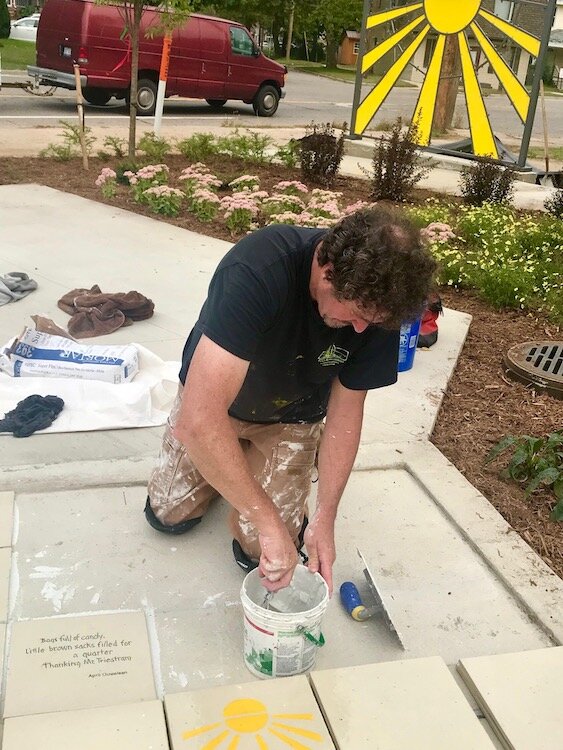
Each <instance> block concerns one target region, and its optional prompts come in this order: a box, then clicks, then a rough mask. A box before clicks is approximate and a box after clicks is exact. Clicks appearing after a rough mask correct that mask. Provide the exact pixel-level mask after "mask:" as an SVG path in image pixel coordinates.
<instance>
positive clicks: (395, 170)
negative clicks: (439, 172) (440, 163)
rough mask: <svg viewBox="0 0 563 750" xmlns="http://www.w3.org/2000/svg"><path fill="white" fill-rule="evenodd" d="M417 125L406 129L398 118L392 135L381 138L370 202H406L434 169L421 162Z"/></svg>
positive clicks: (377, 146) (371, 177)
mask: <svg viewBox="0 0 563 750" xmlns="http://www.w3.org/2000/svg"><path fill="white" fill-rule="evenodd" d="M418 134H419V129H418V124H417V123H416V122H413V123H411V124H410V126H409V127H408V128H406V129H405V128H403V121H402V119H401V118H400V117H399V118H397V120H395V123H394V125H393V127H392V128H391V132H390V133H389V135H382V136H381V137H380V138H379V140H378V141H377V144H376V146H375V151H374V154H373V159H372V172H371V173H369V172H367V175H368V177H369V178H370V181H371V195H370V198H371V200H374V201H378V200H391V201H399V202H403V201H405V200H406V199H407V198H408V197H409V195H410V193H411V192H412V189H413V188H414V186H415V185H416V183H417V182H419V180H421V179H422V178H423V177H425V176H426V175H427V174H428V172H429V171H430V169H431V168H432V167H431V165H430V163H429V162H428V160H426V162H425V163H423V162H421V159H420V146H419V144H418V140H419V138H418Z"/></svg>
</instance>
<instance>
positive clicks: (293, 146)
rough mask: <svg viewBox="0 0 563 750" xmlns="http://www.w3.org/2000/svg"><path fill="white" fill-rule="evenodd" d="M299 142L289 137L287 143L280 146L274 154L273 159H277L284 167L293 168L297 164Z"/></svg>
mask: <svg viewBox="0 0 563 750" xmlns="http://www.w3.org/2000/svg"><path fill="white" fill-rule="evenodd" d="M299 151H300V147H299V142H298V141H296V140H295V139H293V138H292V139H291V140H290V141H289V142H288V143H286V144H284V145H283V146H280V147H279V148H278V150H277V151H276V153H275V154H274V160H275V161H279V162H280V163H281V164H283V165H284V167H288V168H289V169H294V168H295V167H296V166H297V165H298V164H299Z"/></svg>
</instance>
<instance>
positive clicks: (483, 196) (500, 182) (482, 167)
mask: <svg viewBox="0 0 563 750" xmlns="http://www.w3.org/2000/svg"><path fill="white" fill-rule="evenodd" d="M515 179H516V173H515V171H514V170H513V169H511V168H510V167H503V166H502V165H501V164H498V163H497V162H495V161H493V160H491V159H479V160H478V161H477V162H476V163H475V164H472V165H471V166H469V167H464V168H463V169H462V170H461V175H460V178H459V184H460V189H461V195H462V198H463V201H464V203H468V204H469V205H470V206H482V205H483V203H511V201H512V195H513V192H514V180H515Z"/></svg>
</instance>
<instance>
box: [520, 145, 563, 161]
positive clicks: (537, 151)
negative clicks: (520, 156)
mask: <svg viewBox="0 0 563 750" xmlns="http://www.w3.org/2000/svg"><path fill="white" fill-rule="evenodd" d="M549 156H550V158H551V159H556V160H557V161H563V146H551V147H550V148H549ZM528 157H529V158H530V159H543V158H544V151H543V146H530V148H529V149H528Z"/></svg>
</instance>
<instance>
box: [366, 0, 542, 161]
mask: <svg viewBox="0 0 563 750" xmlns="http://www.w3.org/2000/svg"><path fill="white" fill-rule="evenodd" d="M481 6H482V0H424V2H421V3H410V4H409V5H405V6H404V7H402V8H393V9H392V10H387V11H382V12H380V13H376V14H374V15H371V16H369V17H368V19H367V26H366V28H368V29H370V28H373V27H375V26H379V25H381V24H383V23H386V22H388V21H394V20H395V19H399V18H403V17H406V16H410V15H413V16H414V17H413V18H412V20H408V22H407V23H406V24H405V25H404V26H403V27H402V28H400V29H399V30H398V31H396V32H395V33H393V34H392V35H391V36H390V37H388V38H387V39H385V40H384V41H383V42H381V44H378V45H377V46H376V47H374V49H372V50H371V51H369V52H367V53H366V54H365V55H364V56H363V58H362V73H365V72H366V71H367V70H368V69H369V68H370V67H371V66H372V65H373V64H374V63H376V62H377V61H378V60H379V59H381V58H382V57H383V56H384V55H386V54H387V53H388V52H390V51H391V50H392V49H393V48H394V47H395V46H396V45H398V44H400V43H401V42H402V41H403V40H404V39H406V38H407V37H409V35H411V34H415V36H414V38H413V39H411V41H410V42H409V44H408V46H407V47H406V48H405V49H404V50H403V51H402V53H401V54H400V55H399V57H398V58H397V59H396V60H395V62H394V63H393V65H392V66H391V67H390V68H389V70H387V71H386V73H385V74H384V75H383V77H382V78H381V80H380V81H379V82H378V83H377V84H376V85H375V87H374V88H373V89H372V90H371V91H370V93H369V94H368V95H367V96H366V97H365V99H364V100H363V101H362V102H361V104H360V105H359V107H358V111H357V113H356V125H355V132H356V133H357V134H361V133H363V132H364V130H365V129H366V127H367V126H368V125H369V123H370V121H371V120H372V118H373V116H374V115H375V113H376V112H377V110H378V109H379V108H380V107H381V105H382V104H383V102H384V101H385V99H386V98H387V95H388V94H389V92H390V91H391V89H392V88H393V86H394V85H395V84H396V83H397V81H398V80H399V77H400V76H401V74H402V72H403V71H404V69H405V68H406V67H407V65H408V63H409V62H410V60H411V58H412V57H413V56H414V54H415V53H416V51H417V50H418V48H419V47H420V46H421V44H422V43H423V42H424V40H425V39H426V37H427V36H428V34H429V33H430V31H431V30H433V31H434V32H435V33H436V34H437V35H438V36H437V39H436V46H435V48H434V51H433V53H432V57H431V59H430V62H429V64H428V68H427V71H426V75H425V78H424V82H423V84H422V88H421V90H420V94H419V97H418V101H417V103H416V107H415V110H414V115H413V122H417V123H418V127H419V138H418V139H419V143H420V145H421V146H427V145H428V144H429V143H430V133H431V129H432V120H433V118H434V108H435V105H436V94H437V91H438V83H439V80H440V71H441V68H442V60H443V57H444V47H445V44H446V36H447V35H450V34H452V35H455V37H456V38H457V43H458V45H459V53H460V59H461V75H462V81H463V88H464V91H465V100H466V104H467V114H468V119H469V128H470V131H471V139H472V141H473V152H474V153H475V154H478V155H481V156H488V155H490V156H494V157H497V158H498V151H497V147H496V144H495V140H494V138H493V132H492V129H491V125H490V122H489V117H488V114H487V109H486V107H485V102H484V99H483V95H482V93H481V89H480V87H479V82H478V80H477V74H476V72H475V68H474V66H473V60H472V59H471V54H470V49H469V44H468V41H467V36H466V34H467V31H468V30H470V31H471V32H472V33H473V35H474V36H475V38H476V40H477V42H478V43H479V45H480V47H481V49H482V50H483V53H484V54H485V56H486V57H487V59H488V61H489V64H490V66H491V68H492V69H493V71H494V73H495V75H496V76H497V78H498V80H499V81H500V83H501V85H502V87H503V89H504V91H505V93H506V95H507V96H508V98H509V99H510V102H511V104H512V106H513V107H514V109H515V110H516V112H517V113H518V116H519V117H520V119H521V120H522V122H525V120H526V117H527V115H528V107H529V104H530V96H529V94H528V92H527V91H526V89H525V88H524V86H523V85H522V84H521V83H520V81H519V80H518V78H517V77H516V76H515V74H514V73H513V71H512V70H511V69H510V67H509V66H508V64H507V63H506V62H505V61H504V60H503V58H502V57H501V56H500V55H499V53H498V52H497V51H496V49H495V48H494V46H493V44H492V42H491V41H490V39H489V38H488V37H487V35H486V34H485V32H484V31H483V30H482V28H481V27H480V25H479V21H480V20H485V21H488V22H489V24H491V25H492V26H494V27H495V29H497V30H498V31H500V32H501V33H502V34H503V35H505V36H507V37H509V38H510V39H511V40H512V41H513V42H515V44H517V45H518V46H519V47H521V48H522V49H523V50H526V52H528V53H529V54H530V55H532V57H537V56H538V54H539V51H540V40H539V39H537V38H536V37H535V36H532V35H531V34H528V33H527V32H525V31H523V30H522V29H520V28H518V27H517V26H514V25H513V24H511V23H509V22H508V21H504V20H503V19H501V18H498V17H497V16H495V15H494V14H493V13H490V12H489V11H487V10H485V9H484V8H482V7H481ZM405 20H406V19H405Z"/></svg>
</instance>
